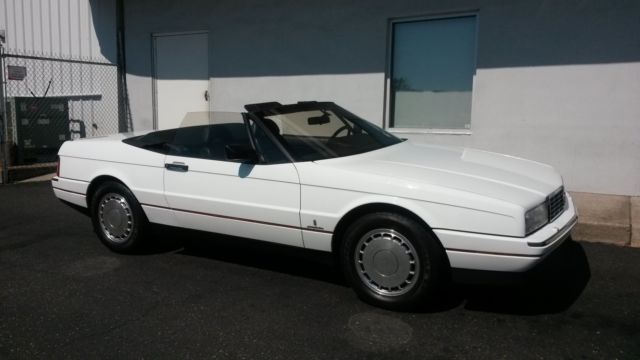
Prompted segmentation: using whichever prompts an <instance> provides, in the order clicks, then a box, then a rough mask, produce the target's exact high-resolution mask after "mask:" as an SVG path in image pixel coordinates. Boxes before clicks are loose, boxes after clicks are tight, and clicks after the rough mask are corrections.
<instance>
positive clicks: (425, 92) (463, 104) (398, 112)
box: [390, 16, 476, 129]
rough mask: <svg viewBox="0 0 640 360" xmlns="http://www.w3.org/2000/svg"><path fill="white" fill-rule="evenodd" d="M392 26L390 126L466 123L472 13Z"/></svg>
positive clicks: (473, 48) (431, 126)
mask: <svg viewBox="0 0 640 360" xmlns="http://www.w3.org/2000/svg"><path fill="white" fill-rule="evenodd" d="M392 26H393V29H392V30H393V37H392V41H393V43H392V66H391V96H390V101H391V104H390V106H391V112H390V116H391V119H390V125H391V127H395V128H425V129H469V128H470V123H471V90H472V85H473V76H474V75H475V69H476V65H475V62H476V17H475V16H462V17H451V18H441V19H430V20H422V21H407V22H396V23H394V24H393V25H392Z"/></svg>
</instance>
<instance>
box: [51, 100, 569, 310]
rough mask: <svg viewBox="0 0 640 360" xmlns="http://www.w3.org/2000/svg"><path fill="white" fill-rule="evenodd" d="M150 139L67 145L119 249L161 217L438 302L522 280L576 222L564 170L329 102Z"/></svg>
mask: <svg viewBox="0 0 640 360" xmlns="http://www.w3.org/2000/svg"><path fill="white" fill-rule="evenodd" d="M245 108H246V110H247V111H246V112H245V113H242V114H236V116H235V117H234V116H223V117H215V116H213V117H207V122H206V123H205V124H200V125H195V124H191V125H188V124H184V125H185V126H182V127H180V128H177V129H171V130H161V131H154V132H148V133H146V134H118V135H114V136H110V137H104V138H96V139H88V140H80V141H67V142H65V143H64V145H62V147H61V149H60V151H59V167H58V174H57V176H56V177H55V178H54V179H53V181H52V184H53V191H54V192H55V195H56V196H57V197H58V198H60V199H61V200H63V201H65V202H67V203H71V204H75V205H78V206H81V207H86V208H88V210H89V212H90V214H91V217H92V220H93V226H94V228H95V231H96V233H97V234H98V237H99V238H100V240H101V241H102V242H103V243H104V244H105V245H106V246H108V247H109V248H110V249H112V250H114V251H118V252H127V251H131V250H133V249H134V248H138V247H139V246H141V245H143V244H144V242H145V241H152V240H153V239H150V238H149V227H148V224H149V223H157V224H164V225H170V226H176V227H183V228H189V229H197V230H204V231H209V232H213V233H221V234H229V235H234V236H239V237H245V238H251V239H258V240H264V241H269V242H273V243H279V244H286V245H291V246H298V247H305V248H309V249H316V250H322V251H328V252H333V253H334V254H335V255H336V256H337V257H338V258H339V261H340V264H341V266H342V270H343V271H344V273H345V276H346V278H347V279H348V280H349V281H350V283H351V285H352V287H353V288H354V290H355V291H356V293H357V294H358V295H359V296H360V297H361V298H363V299H364V300H366V301H368V302H370V303H373V304H376V305H378V306H383V307H387V308H409V307H414V306H419V305H420V304H423V303H424V302H426V301H428V300H430V299H432V298H433V297H434V294H435V293H434V292H435V291H436V289H437V288H438V285H439V284H441V283H442V282H443V279H444V278H446V276H447V274H448V272H449V269H450V268H462V269H478V270H492V271H504V272H521V271H525V270H527V269H530V268H531V267H533V266H534V265H536V264H537V263H539V262H540V261H541V259H543V258H544V257H545V256H546V255H548V254H549V253H550V252H551V251H553V250H554V249H555V248H556V247H558V245H559V244H560V243H562V241H563V240H565V239H566V238H567V237H568V236H569V232H570V230H571V228H572V227H573V226H574V225H575V223H576V221H577V215H576V211H575V208H574V206H573V202H572V200H571V197H570V196H569V194H567V193H566V192H565V190H564V187H563V183H562V178H561V177H560V175H559V174H558V173H557V172H556V171H555V170H554V169H553V168H552V167H550V166H547V165H544V164H540V163H537V162H533V161H528V160H523V159H519V158H515V157H511V156H506V155H500V154H496V153H491V152H487V151H480V150H472V149H465V148H454V147H444V146H433V145H424V144H415V143H412V142H410V141H403V140H401V139H398V138H397V137H395V136H394V135H392V134H389V133H388V132H385V131H384V130H382V129H380V128H378V127H377V126H375V125H372V124H371V123H369V122H367V121H365V120H362V119H360V118H359V117H357V116H355V115H354V114H352V113H350V112H348V111H346V110H344V109H343V108H341V107H339V106H337V105H335V104H333V103H329V102H300V103H297V104H291V105H281V104H279V103H262V104H252V105H247V106H246V107H245Z"/></svg>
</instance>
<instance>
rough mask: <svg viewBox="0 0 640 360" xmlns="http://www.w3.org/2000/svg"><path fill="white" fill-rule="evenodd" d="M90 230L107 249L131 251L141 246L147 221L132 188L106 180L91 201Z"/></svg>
mask: <svg viewBox="0 0 640 360" xmlns="http://www.w3.org/2000/svg"><path fill="white" fill-rule="evenodd" d="M91 220H92V222H93V229H94V231H95V232H96V234H97V235H98V237H99V238H100V240H101V241H102V243H103V244H105V245H106V246H107V247H108V248H109V249H111V250H113V251H116V252H122V253H127V252H133V251H134V250H137V249H139V248H140V247H141V245H142V243H143V242H144V237H145V235H146V233H147V227H148V221H147V218H146V216H145V215H144V212H143V211H142V207H141V206H140V204H139V203H138V201H137V200H136V198H135V196H134V195H133V193H131V190H129V189H128V188H127V187H126V186H124V185H122V184H121V183H118V182H106V183H104V184H102V185H101V186H100V187H99V188H98V190H97V191H96V192H95V194H94V196H93V198H92V201H91Z"/></svg>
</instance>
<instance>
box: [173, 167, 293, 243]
mask: <svg viewBox="0 0 640 360" xmlns="http://www.w3.org/2000/svg"><path fill="white" fill-rule="evenodd" d="M166 163H167V164H169V166H167V170H165V176H164V185H165V196H166V199H167V202H168V203H169V206H170V207H171V209H172V210H173V212H174V214H175V216H176V220H177V224H178V226H182V227H186V228H190V229H197V230H203V231H210V232H215V233H220V234H228V235H234V236H241V237H247V238H252V239H258V240H264V241H270V242H274V243H280V244H285V245H292V246H300V247H302V246H303V244H302V231H301V229H300V182H299V179H298V173H297V171H296V169H295V167H294V165H293V164H291V163H287V164H275V165H247V164H239V163H234V162H227V161H216V160H207V159H197V158H192V157H183V156H171V155H168V156H167V157H166Z"/></svg>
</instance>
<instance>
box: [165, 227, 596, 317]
mask: <svg viewBox="0 0 640 360" xmlns="http://www.w3.org/2000/svg"><path fill="white" fill-rule="evenodd" d="M155 232H156V234H158V235H159V237H157V238H156V239H154V240H156V241H154V242H155V243H156V244H157V245H156V249H155V251H152V252H153V253H155V252H162V251H166V252H169V251H171V252H174V253H175V254H178V255H183V256H196V257H201V258H207V259H212V260H216V261H223V262H227V263H233V264H238V265H242V266H247V267H253V268H259V269H264V270H267V271H274V272H279V273H284V274H290V275H294V276H300V277H306V278H309V279H313V280H318V281H323V282H327V283H331V284H335V285H340V286H345V287H348V286H349V285H348V284H347V282H346V281H345V279H344V278H343V276H342V274H341V273H340V271H339V268H338V266H337V264H336V262H335V258H334V257H333V256H332V255H331V254H330V253H326V252H321V251H315V250H308V249H302V248H297V247H292V246H285V245H278V244H272V243H267V242H264V241H257V240H251V239H245V238H238V237H233V236H226V235H219V234H210V233H206V232H200V231H194V230H185V229H175V228H170V227H162V228H161V230H156V231H155ZM590 277H591V272H590V268H589V262H588V260H587V257H586V254H585V252H584V250H583V248H582V245H580V244H579V243H577V242H575V241H573V240H571V239H569V240H567V241H565V242H564V243H563V244H562V245H561V246H560V247H559V248H558V249H556V250H555V251H554V252H553V253H552V254H551V255H549V256H548V257H547V258H546V259H545V260H544V261H543V262H542V263H541V264H539V265H538V266H537V267H536V268H534V269H533V270H531V271H528V272H525V273H519V274H504V273H491V272H480V271H454V272H453V276H452V281H451V283H450V284H449V286H448V287H447V288H446V289H444V291H443V292H442V294H441V296H440V297H439V299H438V300H437V301H435V302H434V303H432V304H430V305H429V306H428V307H426V308H424V309H422V311H420V312H423V313H435V312H443V311H449V310H452V309H454V308H459V307H463V308H464V309H466V310H470V311H481V312H491V313H501V314H513V315H539V314H551V313H558V312H562V311H565V310H567V309H568V308H569V307H571V305H572V304H573V303H574V302H575V301H576V300H577V299H578V298H579V296H580V294H581V293H582V292H583V290H584V289H585V287H586V286H587V284H588V282H589V279H590Z"/></svg>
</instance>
